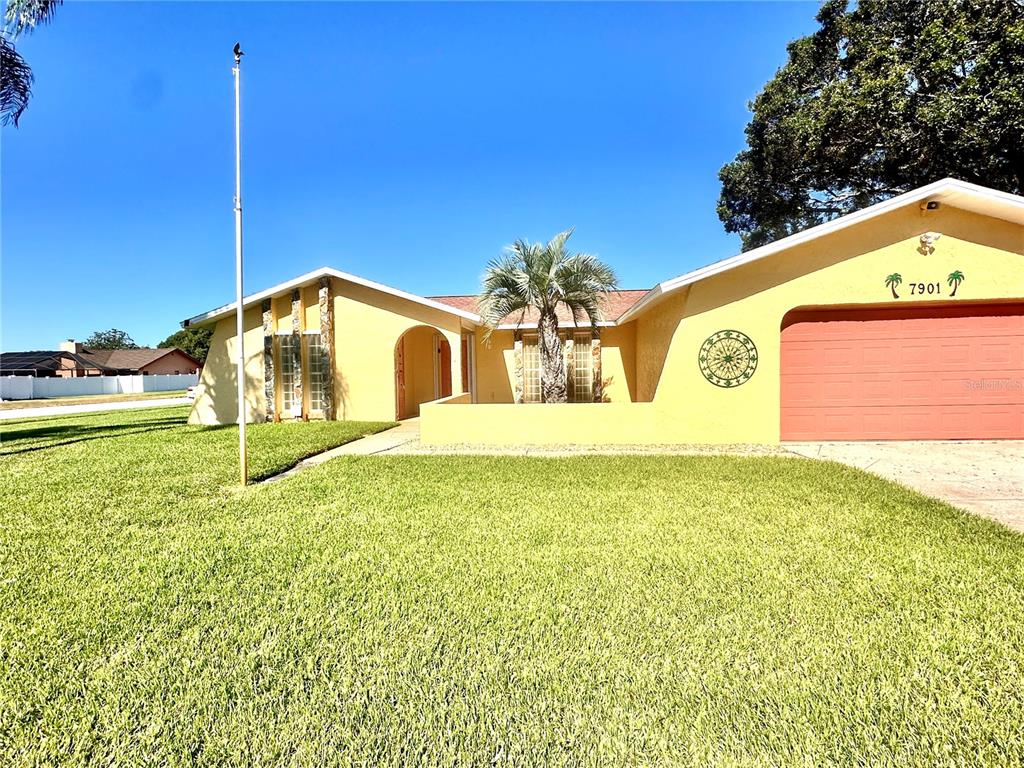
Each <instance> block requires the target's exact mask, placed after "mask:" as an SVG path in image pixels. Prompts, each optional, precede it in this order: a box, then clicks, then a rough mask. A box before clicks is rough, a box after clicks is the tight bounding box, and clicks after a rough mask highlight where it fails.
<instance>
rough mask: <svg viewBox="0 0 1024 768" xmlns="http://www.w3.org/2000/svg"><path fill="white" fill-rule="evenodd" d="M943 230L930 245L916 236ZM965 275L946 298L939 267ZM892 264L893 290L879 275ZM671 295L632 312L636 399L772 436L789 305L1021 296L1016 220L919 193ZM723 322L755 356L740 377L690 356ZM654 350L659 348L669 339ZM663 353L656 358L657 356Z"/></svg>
mask: <svg viewBox="0 0 1024 768" xmlns="http://www.w3.org/2000/svg"><path fill="white" fill-rule="evenodd" d="M927 231H934V232H941V233H942V237H941V238H940V239H939V240H938V242H937V243H936V244H935V250H934V252H933V253H931V254H924V253H921V252H919V250H918V249H919V247H920V245H921V243H920V235H921V234H922V233H924V232H927ZM954 270H960V271H961V272H963V273H964V276H965V278H966V279H965V281H964V282H963V284H962V285H961V286H960V287H959V289H958V290H957V295H956V297H955V298H952V299H951V298H950V297H949V292H950V287H949V286H948V285H947V281H946V279H947V276H948V275H949V273H950V272H952V271H954ZM891 273H899V274H901V275H902V277H903V284H902V285H901V286H900V287H899V288H897V293H898V294H899V296H900V298H899V299H898V300H893V298H892V294H891V292H890V289H889V288H887V287H886V285H885V278H886V276H887V275H889V274H891ZM919 282H921V283H925V284H928V283H939V284H940V290H941V294H939V295H935V294H932V295H929V294H927V293H926V294H924V295H923V296H919V295H916V294H912V293H911V287H910V284H911V283H919ZM680 294H681V295H680V296H674V297H669V298H667V299H665V300H664V301H663V302H662V303H661V304H659V305H656V306H655V307H654V308H653V309H652V310H650V311H649V312H647V313H645V314H643V315H641V316H640V318H638V319H637V321H636V325H637V357H638V360H642V361H643V362H642V363H640V364H638V369H639V370H638V380H639V381H638V389H639V399H641V400H644V399H653V401H654V402H655V403H656V404H658V405H659V406H661V408H660V410H663V411H664V412H665V413H666V414H669V418H670V419H671V420H674V421H678V422H680V423H682V424H685V425H686V430H685V432H686V434H687V435H688V438H687V439H692V440H695V441H702V442H705V441H706V442H758V443H775V442H778V440H779V351H780V329H781V325H782V321H783V318H784V316H785V315H786V313H787V312H789V311H790V310H792V309H794V308H797V307H818V306H836V305H846V306H886V305H888V306H900V305H907V304H920V303H932V304H938V303H942V302H950V301H953V302H961V303H964V302H968V303H969V302H972V301H982V300H992V299H999V298H1002V299H1020V298H1022V297H1024V227H1020V226H1018V225H1014V224H1010V223H1008V222H1005V221H1002V220H996V219H990V218H986V217H983V216H980V215H977V214H973V213H969V212H966V211H962V210H958V209H955V208H951V207H949V206H943V207H942V208H941V209H940V210H938V211H933V212H923V211H921V210H920V209H919V207H918V205H917V204H916V203H915V204H913V205H910V206H907V207H905V208H903V209H900V210H898V211H894V212H892V213H890V214H888V215H885V216H881V217H878V218H876V219H874V220H872V221H869V222H866V223H863V224H859V225H856V226H853V227H850V228H848V229H846V230H843V231H840V232H837V233H834V234H833V235H830V236H827V237H823V238H820V239H818V240H815V241H812V242H810V243H806V244H804V245H800V246H796V247H794V248H791V249H788V250H786V251H784V252H781V253H778V254H775V255H773V256H770V257H767V258H765V259H762V260H760V261H757V262H754V263H752V264H749V265H746V266H743V267H739V268H736V269H732V270H729V271H728V272H725V273H723V274H721V275H717V276H714V277H711V278H708V279H705V280H702V281H700V282H698V283H695V284H693V285H692V286H690V287H689V290H688V291H686V292H682V291H681V292H680ZM723 329H735V330H739V331H742V332H743V333H745V334H747V335H748V336H750V338H751V339H752V340H753V342H754V343H755V344H756V345H757V350H758V356H759V362H758V367H757V370H756V372H755V374H754V375H753V377H752V378H751V379H750V380H749V381H748V382H747V383H745V384H743V385H741V386H738V387H735V388H731V389H725V388H721V387H717V386H715V385H713V384H711V383H709V382H708V381H707V380H705V378H704V377H703V375H702V374H701V372H700V369H699V367H698V364H697V355H698V352H699V350H700V347H701V345H702V344H703V342H704V340H705V339H706V338H707V337H708V336H710V335H711V334H712V333H714V332H716V331H719V330H723ZM666 349H667V352H666V353H665V354H660V352H661V350H666ZM662 362H663V365H659V364H660V363H662Z"/></svg>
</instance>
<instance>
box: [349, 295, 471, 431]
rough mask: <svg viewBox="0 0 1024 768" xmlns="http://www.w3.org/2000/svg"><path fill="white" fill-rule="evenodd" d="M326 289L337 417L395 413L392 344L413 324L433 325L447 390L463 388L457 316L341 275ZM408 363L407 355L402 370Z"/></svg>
mask: <svg viewBox="0 0 1024 768" xmlns="http://www.w3.org/2000/svg"><path fill="white" fill-rule="evenodd" d="M331 293H332V295H333V296H334V343H335V363H336V371H335V377H334V397H335V403H336V410H337V418H339V419H349V420H357V421H387V420H390V419H394V418H395V344H396V343H398V339H399V338H400V337H401V336H402V334H403V333H405V332H406V331H407V330H409V329H410V328H414V327H416V326H418V325H429V326H432V327H433V328H434V329H436V330H437V331H438V332H440V333H442V334H443V335H444V337H445V338H446V339H447V340H448V344H449V345H450V346H451V357H452V393H453V394H457V393H459V392H461V391H462V376H461V374H460V370H461V365H462V358H461V355H462V351H461V350H462V345H461V343H460V341H461V336H462V328H461V321H460V320H459V318H458V317H455V316H453V315H450V314H448V313H446V312H442V311H441V310H436V309H432V308H430V307H425V306H422V305H420V304H416V303H415V302H411V301H407V300H406V299H401V298H398V297H395V296H391V295H390V294H386V293H381V292H379V291H374V290H372V289H370V288H365V287H363V286H359V285H355V284H353V283H347V282H344V281H341V280H333V281H332V284H331ZM408 367H409V361H408V360H407V361H406V370H407V371H408ZM431 386H433V385H432V384H431Z"/></svg>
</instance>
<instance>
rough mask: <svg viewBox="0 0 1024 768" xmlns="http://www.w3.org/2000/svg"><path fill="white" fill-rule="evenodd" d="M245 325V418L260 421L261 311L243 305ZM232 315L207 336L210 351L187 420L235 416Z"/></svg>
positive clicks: (228, 419) (262, 410)
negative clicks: (210, 336)
mask: <svg viewBox="0 0 1024 768" xmlns="http://www.w3.org/2000/svg"><path fill="white" fill-rule="evenodd" d="M243 320H244V323H245V325H244V327H245V378H246V382H245V402H246V414H247V415H246V418H247V419H248V420H249V421H262V420H263V418H264V414H265V408H264V397H263V315H262V313H261V312H260V310H259V308H256V309H247V310H246V311H245V314H244V316H243ZM236 338H237V337H236V336H235V316H234V315H232V316H231V317H227V318H224V319H223V320H220V321H219V322H218V323H217V325H216V326H215V327H214V330H213V337H212V338H211V339H210V353H209V355H208V356H207V358H206V364H205V365H204V366H203V372H202V374H201V376H200V377H199V384H200V386H199V391H198V393H197V395H196V400H195V402H194V403H193V404H192V410H191V411H190V412H189V417H188V423H189V424H231V423H234V422H236V421H237V420H238V408H237V405H236V399H237V394H236V392H237V387H238V378H237V377H236V375H235V371H236V368H235V357H236V356H237V351H236V350H237V347H236Z"/></svg>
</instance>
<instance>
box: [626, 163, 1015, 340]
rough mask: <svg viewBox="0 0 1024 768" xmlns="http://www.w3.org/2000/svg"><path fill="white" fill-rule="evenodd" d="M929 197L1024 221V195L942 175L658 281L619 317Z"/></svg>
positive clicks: (634, 313)
mask: <svg viewBox="0 0 1024 768" xmlns="http://www.w3.org/2000/svg"><path fill="white" fill-rule="evenodd" d="M925 201H935V202H940V203H946V204H948V205H951V206H953V207H955V208H960V209H962V210H965V211H971V212H972V213H980V214H982V215H985V216H992V217H993V218H997V219H1004V220H1006V221H1010V222H1014V223H1016V224H1024V197H1021V196H1020V195H1014V194H1011V193H1009V192H1000V191H999V190H995V189H989V188H988V187H982V186H980V185H978V184H971V183H969V182H966V181H960V180H958V179H942V180H941V181H936V182H934V183H932V184H928V185H926V186H923V187H919V188H918V189H913V190H911V191H910V192H905V193H903V194H902V195H897V196H896V197H891V198H889V199H888V200H883V201H882V202H880V203H875V204H874V205H870V206H868V207H867V208H862V209H861V210H859V211H854V212H853V213H848V214H846V215H845V216H840V217H839V218H838V219H833V220H832V221H827V222H825V223H824V224H819V225H817V226H815V227H811V228H810V229H805V230H803V231H802V232H797V233H796V234H793V235H790V236H789V237H784V238H782V239H781V240H776V241H775V242H773V243H768V244H767V245H762V246H761V247H760V248H754V249H752V250H750V251H746V252H745V253H739V254H737V255H735V256H732V257H730V258H728V259H722V260H721V261H716V262H714V263H713V264H708V265H707V266H704V267H699V268H697V269H694V270H691V271H689V272H687V273H685V274H682V275H679V277H674V278H672V279H671V280H666V281H664V282H662V283H658V285H656V286H654V287H653V288H652V289H651V290H650V291H648V292H647V295H646V296H644V297H643V298H642V299H641V300H640V301H638V302H636V303H635V304H634V305H633V306H632V307H630V308H629V309H628V310H626V312H625V313H623V315H622V316H621V317H620V318H619V322H620V323H624V322H628V321H629V320H632V319H633V318H634V317H636V316H637V315H639V314H640V313H641V312H644V311H646V310H647V309H649V308H651V307H653V306H654V305H655V304H657V303H658V302H659V301H660V300H661V299H662V298H664V297H665V296H666V295H668V294H670V293H673V292H674V291H677V290H679V289H680V288H684V287H686V286H687V285H691V284H693V283H696V282H697V281H699V280H703V279H705V278H707V277H711V276H713V275H718V274H721V273H722V272H727V271H728V270H730V269H735V268H736V267H741V266H743V265H744V264H749V263H750V262H752V261H757V260H758V259H763V258H765V257H767V256H772V255H774V254H776V253H779V252H780V251H784V250H786V249H788V248H792V247H793V246H796V245H801V244H802V243H806V242H810V241H811V240H816V239H818V238H819V237H824V236H826V235H829V234H831V233H833V232H838V231H839V230H842V229H846V228H847V227H852V226H853V225H855V224H860V223H863V222H865V221H870V220H871V219H874V218H877V217H878V216H882V215H884V214H886V213H891V212H892V211H895V210H897V209H899V208H902V207H903V206H905V205H910V204H912V203H917V202H925Z"/></svg>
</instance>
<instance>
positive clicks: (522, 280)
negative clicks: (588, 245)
mask: <svg viewBox="0 0 1024 768" xmlns="http://www.w3.org/2000/svg"><path fill="white" fill-rule="evenodd" d="M572 233H573V230H572V229H571V228H570V229H567V230H565V231H564V232H559V233H558V234H557V235H555V236H554V237H553V238H551V240H549V241H548V243H547V245H542V244H540V243H529V242H527V241H526V240H522V239H520V240H516V241H515V242H514V243H513V244H512V245H510V246H508V247H507V248H506V249H505V251H504V253H503V254H502V256H501V257H499V258H497V259H494V260H492V261H491V262H489V263H488V265H487V269H486V270H485V272H484V276H483V281H482V282H483V284H482V288H481V292H480V296H479V298H478V304H479V307H480V315H481V317H482V318H483V320H484V324H485V325H486V326H487V329H488V330H487V331H485V334H486V335H487V336H488V337H489V335H490V332H491V330H493V328H494V327H496V326H497V325H498V324H499V323H500V322H501V320H502V319H503V318H505V317H507V316H509V315H511V314H513V313H515V312H519V313H520V318H521V317H522V316H523V315H524V314H525V312H526V310H528V309H529V308H531V307H532V308H534V309H535V310H536V311H537V313H538V314H539V315H542V316H544V315H549V316H554V313H555V311H556V309H557V308H558V305H559V304H564V305H565V306H566V307H567V308H568V309H569V312H570V313H571V314H572V318H573V322H574V323H575V324H576V325H577V326H578V325H579V323H580V320H581V319H582V318H583V317H584V316H585V317H587V319H589V320H590V322H591V324H596V323H598V322H600V321H601V320H602V319H603V317H602V314H601V304H602V301H603V299H604V296H605V294H607V293H608V292H609V291H612V290H615V288H616V287H617V285H618V281H617V279H616V277H615V272H614V271H613V270H612V268H611V267H609V266H608V265H607V264H605V263H604V262H602V261H601V260H600V259H598V258H597V257H596V256H594V255H592V254H589V253H574V254H571V255H570V254H568V253H567V252H566V250H565V246H566V243H567V242H568V240H569V238H570V237H571V236H572Z"/></svg>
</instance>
